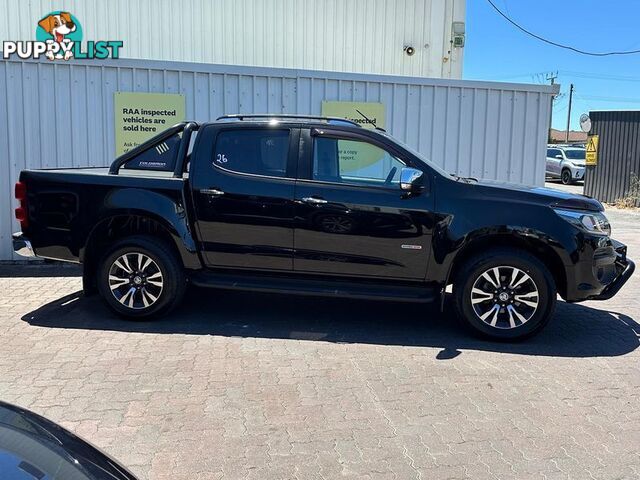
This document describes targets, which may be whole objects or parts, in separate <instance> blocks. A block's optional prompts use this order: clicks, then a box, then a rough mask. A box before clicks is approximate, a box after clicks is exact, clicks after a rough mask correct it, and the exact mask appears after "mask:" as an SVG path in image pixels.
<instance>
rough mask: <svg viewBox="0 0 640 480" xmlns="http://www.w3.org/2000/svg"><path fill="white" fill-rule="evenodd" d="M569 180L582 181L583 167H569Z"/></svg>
mask: <svg viewBox="0 0 640 480" xmlns="http://www.w3.org/2000/svg"><path fill="white" fill-rule="evenodd" d="M570 169H571V178H573V179H574V180H582V179H583V178H584V172H585V170H586V169H585V167H575V166H571V167H570Z"/></svg>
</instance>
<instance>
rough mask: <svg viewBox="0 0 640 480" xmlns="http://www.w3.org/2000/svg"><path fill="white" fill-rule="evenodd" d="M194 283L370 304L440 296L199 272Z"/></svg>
mask: <svg viewBox="0 0 640 480" xmlns="http://www.w3.org/2000/svg"><path fill="white" fill-rule="evenodd" d="M191 283H193V284H194V285H197V286H199V287H209V288H221V289H226V290H248V291H253V292H270V293H283V294H292V295H317V296H323V297H345V298H359V299H367V300H399V301H405V302H433V301H435V300H436V299H437V298H438V292H437V291H436V290H434V289H433V288H429V287H428V286H422V285H420V286H416V285H411V284H401V285H393V284H389V283H385V284H383V283H374V282H353V281H348V280H335V279H327V280H325V279H322V280H318V279H314V278H308V277H293V278H292V277H284V276H277V275H259V274H255V275H249V274H247V275H245V274H237V273H219V272H213V271H211V272H210V271H199V272H196V273H194V274H193V275H191Z"/></svg>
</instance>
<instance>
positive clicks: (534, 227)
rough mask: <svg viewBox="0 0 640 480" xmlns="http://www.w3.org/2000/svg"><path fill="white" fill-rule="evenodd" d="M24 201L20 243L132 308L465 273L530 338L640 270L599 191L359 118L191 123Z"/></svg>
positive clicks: (503, 329)
mask: <svg viewBox="0 0 640 480" xmlns="http://www.w3.org/2000/svg"><path fill="white" fill-rule="evenodd" d="M194 137H195V142H193V143H192V142H191V140H192V139H193V138H194ZM16 198H17V199H18V200H19V202H20V206H19V207H18V208H17V209H16V218H17V219H18V220H19V221H20V224H21V227H22V232H19V233H16V234H15V236H14V249H15V251H16V252H17V253H19V254H22V255H36V256H40V257H44V258H53V259H59V260H66V261H70V262H77V263H83V264H84V287H85V292H87V293H90V292H93V291H96V290H97V291H98V292H100V293H101V295H102V297H103V298H104V300H105V302H106V303H107V305H109V307H110V308H112V309H113V310H114V311H115V312H117V313H119V314H121V315H123V316H125V317H128V318H132V319H143V318H150V317H157V316H159V315H160V314H162V313H166V312H168V311H169V310H170V309H172V308H174V307H175V306H177V304H178V303H179V302H180V300H181V298H182V296H183V294H184V291H185V288H186V286H187V283H193V284H196V285H199V286H203V287H216V288H226V289H245V290H254V291H262V292H279V293H287V294H315V295H325V296H339V297H351V298H367V299H395V300H405V301H413V302H428V301H434V300H435V301H437V302H439V303H440V305H442V302H443V300H444V292H445V290H446V287H447V286H449V285H452V286H453V293H454V295H453V297H454V302H453V303H454V306H455V308H456V310H457V313H458V317H459V318H460V319H461V320H462V321H463V322H464V323H465V324H466V325H467V326H468V327H469V328H470V329H471V330H473V331H475V332H476V333H479V334H482V335H484V336H487V337H491V338H497V339H503V340H515V339H520V338H524V337H527V336H530V335H533V334H534V333H536V332H538V331H540V330H541V329H542V328H543V327H544V325H546V324H547V322H548V321H549V319H550V318H551V316H552V315H553V310H554V307H555V303H556V296H557V293H560V295H561V296H562V297H563V298H564V299H565V300H567V301H570V302H578V301H581V300H604V299H607V298H611V297H612V296H613V295H615V294H616V293H617V292H618V290H620V288H621V287H622V285H624V283H625V282H626V281H627V280H628V279H629V276H630V275H631V274H632V273H633V269H634V264H633V262H632V261H631V260H629V259H627V253H626V252H627V249H626V247H625V246H624V245H623V244H621V243H619V242H616V241H615V240H613V239H612V238H611V237H610V234H611V229H610V227H609V222H608V221H607V219H606V217H605V216H604V213H603V210H604V209H603V207H602V205H601V204H600V202H598V201H597V200H594V199H592V198H588V197H585V196H582V195H573V194H570V193H566V192H560V191H557V190H553V189H545V188H539V187H532V186H524V185H510V184H506V183H499V182H489V181H479V180H477V179H474V178H466V177H461V176H459V175H455V174H450V173H447V172H445V171H444V170H442V169H441V168H440V167H438V166H437V165H435V164H433V163H432V162H430V161H429V160H427V159H424V158H423V157H421V156H420V154H418V153H416V152H414V151H413V150H411V149H410V148H409V147H407V146H406V145H403V144H402V143H400V142H398V141H397V140H395V139H394V138H392V137H391V136H390V135H388V134H387V133H386V132H384V131H380V130H368V129H365V128H362V127H360V126H359V125H357V124H355V123H353V122H350V121H346V120H344V119H335V118H322V117H320V118H318V117H300V116H286V115H273V116H270V115H238V116H225V117H221V118H219V119H218V121H216V122H211V123H205V124H202V125H199V124H197V123H194V122H190V123H183V124H180V125H176V126H175V127H172V128H170V129H169V130H167V131H166V132H164V133H162V134H160V135H158V136H156V137H154V138H152V139H151V140H149V141H148V142H146V143H144V144H142V145H140V146H139V147H136V148H135V149H133V150H131V151H130V152H128V153H126V154H125V155H123V156H121V157H119V158H118V159H116V160H115V161H114V163H113V164H112V165H111V168H109V169H106V168H68V169H54V170H25V171H23V172H22V173H21V174H20V181H19V182H18V183H17V184H16ZM212 308H215V307H212ZM398 314H400V315H401V314H402V313H401V310H399V313H398Z"/></svg>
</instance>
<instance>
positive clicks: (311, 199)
mask: <svg viewBox="0 0 640 480" xmlns="http://www.w3.org/2000/svg"><path fill="white" fill-rule="evenodd" d="M300 201H301V202H304V203H308V204H309V205H323V204H325V203H327V201H326V200H325V199H324V198H318V197H304V198H301V199H300Z"/></svg>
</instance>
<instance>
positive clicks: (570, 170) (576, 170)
mask: <svg viewBox="0 0 640 480" xmlns="http://www.w3.org/2000/svg"><path fill="white" fill-rule="evenodd" d="M585 155H586V150H585V149H584V148H581V147H576V146H564V145H549V146H548V147H547V167H546V175H547V176H548V177H553V178H559V179H560V180H561V181H562V183H563V184H565V185H569V184H571V183H574V182H577V181H578V180H583V179H584V171H585V168H586V166H585Z"/></svg>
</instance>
